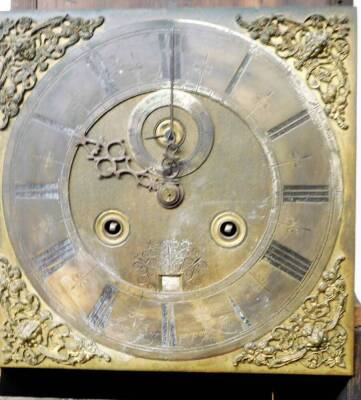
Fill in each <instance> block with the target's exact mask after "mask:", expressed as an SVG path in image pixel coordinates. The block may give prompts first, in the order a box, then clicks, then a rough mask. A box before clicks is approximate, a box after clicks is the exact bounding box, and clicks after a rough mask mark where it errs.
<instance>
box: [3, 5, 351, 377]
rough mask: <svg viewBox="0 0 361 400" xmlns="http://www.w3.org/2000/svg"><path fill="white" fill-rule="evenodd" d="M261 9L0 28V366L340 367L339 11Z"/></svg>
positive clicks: (344, 135)
mask: <svg viewBox="0 0 361 400" xmlns="http://www.w3.org/2000/svg"><path fill="white" fill-rule="evenodd" d="M278 14H279V15H283V17H272V15H274V10H272V13H271V11H270V10H257V11H255V10H243V9H242V10H238V9H227V10H223V9H220V10H217V9H214V10H212V9H210V10H206V11H200V10H199V11H198V10H192V9H184V10H169V11H165V10H158V11H155V10H154V11H144V10H143V11H122V12H113V11H105V10H104V11H97V12H79V13H74V15H70V16H67V17H64V16H61V15H60V16H59V15H56V16H55V15H53V14H41V13H37V14H27V16H26V18H23V19H19V18H20V16H19V15H17V14H7V15H6V14H4V15H2V16H1V17H2V20H3V22H2V25H0V28H1V29H2V30H1V29H0V46H2V47H1V48H0V49H3V50H1V51H2V53H1V54H0V63H1V65H3V70H2V71H3V72H2V81H1V82H3V83H2V86H1V87H0V94H1V97H0V99H2V102H3V103H2V104H3V105H0V110H1V117H2V126H1V129H2V131H3V132H1V142H0V149H1V157H2V163H3V167H2V210H1V211H2V214H1V221H0V222H1V232H2V233H1V237H2V241H1V253H2V256H3V259H2V260H1V261H0V267H1V271H0V272H1V282H2V286H1V287H2V292H1V304H0V305H1V307H0V315H1V316H2V325H0V326H1V327H0V329H1V330H2V335H1V337H3V339H1V341H0V353H1V354H2V364H4V365H9V366H17V365H18V366H25V365H31V366H41V367H54V366H55V367H57V366H58V367H71V368H100V369H107V368H109V369H124V370H176V371H224V372H277V373H280V372H283V373H317V374H325V373H328V374H330V373H331V374H340V375H345V374H350V373H352V340H353V339H352V329H353V326H352V325H353V324H352V314H353V307H352V293H353V269H354V258H353V257H354V255H353V252H354V243H353V240H354V196H355V191H354V177H355V121H354V115H355V92H354V90H355V89H354V88H355V87H356V86H355V65H354V64H355V49H354V46H355V21H354V18H355V16H354V12H353V9H352V8H324V9H322V10H314V9H297V10H290V9H287V10H286V9H285V10H277V15H278ZM239 15H240V16H241V18H240V17H239ZM76 17H78V19H76ZM262 17H265V18H268V19H267V20H264V19H260V18H262ZM5 18H8V19H5ZM45 22H46V23H45ZM14 87H15V91H14ZM16 265H18V266H19V267H20V269H18V268H17V267H16ZM0 359H1V357H0Z"/></svg>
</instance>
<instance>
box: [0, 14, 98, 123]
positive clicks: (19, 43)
mask: <svg viewBox="0 0 361 400" xmlns="http://www.w3.org/2000/svg"><path fill="white" fill-rule="evenodd" d="M103 21H104V18H102V17H98V18H96V19H92V20H85V19H83V18H71V17H70V16H69V15H65V16H59V17H55V18H51V19H49V20H47V21H44V22H39V23H38V22H36V21H34V20H33V19H32V18H29V17H23V18H19V19H17V20H12V19H8V18H6V19H4V20H2V21H0V130H3V129H5V128H6V127H7V126H8V124H9V121H10V119H11V118H13V117H15V116H16V115H17V114H18V113H19V110H20V106H21V103H22V102H23V100H24V96H25V93H26V92H27V91H29V90H31V89H33V87H34V86H35V84H36V82H37V80H38V77H37V73H38V72H45V71H46V70H47V69H48V67H49V61H50V60H58V59H59V58H61V57H62V56H63V55H64V54H65V52H66V51H67V49H68V48H69V47H71V46H73V45H74V44H75V43H77V42H79V41H80V40H89V39H90V38H91V37H92V36H93V34H94V31H95V29H96V28H97V27H99V26H100V25H101V24H102V23H103Z"/></svg>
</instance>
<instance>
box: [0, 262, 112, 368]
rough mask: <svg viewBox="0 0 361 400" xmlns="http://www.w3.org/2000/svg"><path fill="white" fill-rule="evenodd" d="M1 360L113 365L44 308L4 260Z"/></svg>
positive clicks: (0, 301) (0, 290) (0, 289)
mask: <svg viewBox="0 0 361 400" xmlns="http://www.w3.org/2000/svg"><path fill="white" fill-rule="evenodd" d="M0 310H1V312H0V315H1V317H2V323H1V325H0V358H2V362H3V363H4V364H8V363H11V362H12V363H25V364H28V365H31V366H37V365H40V364H41V363H42V362H44V361H45V360H48V361H52V362H54V363H56V364H60V365H72V366H74V365H79V364H85V363H86V362H88V361H90V360H91V359H93V358H99V359H102V360H103V361H105V362H109V361H110V356H109V355H108V354H106V353H104V352H103V351H102V350H100V349H99V347H98V346H97V345H96V344H95V343H94V342H93V341H91V340H90V339H87V338H84V337H82V336H80V335H78V334H75V333H74V332H73V331H72V329H71V328H70V327H69V326H67V325H65V324H64V323H62V322H60V321H57V320H56V318H55V317H54V316H53V315H52V313H51V312H50V311H48V310H46V309H44V307H43V306H42V305H41V302H40V299H39V297H38V296H37V295H35V294H33V293H32V292H31V291H30V290H29V289H28V288H27V285H26V282H25V281H24V280H23V278H22V274H21V271H20V269H19V268H18V267H16V266H13V265H11V264H10V263H9V261H8V260H7V259H6V258H4V257H0Z"/></svg>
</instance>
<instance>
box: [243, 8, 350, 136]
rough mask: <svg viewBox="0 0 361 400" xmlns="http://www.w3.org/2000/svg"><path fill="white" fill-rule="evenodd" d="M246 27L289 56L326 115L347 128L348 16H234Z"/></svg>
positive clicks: (280, 52) (282, 54)
mask: <svg viewBox="0 0 361 400" xmlns="http://www.w3.org/2000/svg"><path fill="white" fill-rule="evenodd" d="M236 21H237V23H238V24H239V26H241V27H242V28H245V29H247V31H248V32H249V34H250V36H251V38H252V39H255V40H259V41H260V42H261V43H263V44H264V45H267V46H272V47H273V48H274V49H275V52H276V54H277V55H278V56H279V57H281V58H284V59H292V60H293V65H294V67H295V68H296V69H297V70H299V71H302V72H304V73H305V75H306V82H307V84H308V86H309V87H310V88H311V89H314V90H317V91H318V93H319V95H320V98H321V100H322V102H323V104H324V110H325V113H326V115H327V116H328V117H329V118H331V119H333V120H335V121H336V123H337V124H338V126H339V127H340V128H341V129H347V128H348V125H347V122H346V115H345V114H346V108H347V105H348V97H349V94H350V82H349V76H348V73H347V70H346V68H345V59H346V58H347V57H348V55H349V54H350V45H349V43H348V36H349V33H350V27H349V26H348V24H349V20H348V18H347V17H338V16H333V17H330V18H326V17H324V16H322V15H318V14H314V15H311V16H309V17H307V18H306V19H305V20H304V21H303V22H297V21H294V20H291V19H288V18H286V17H285V16H284V15H274V16H271V17H262V18H258V19H256V20H254V21H252V22H246V21H244V20H243V18H242V17H241V16H238V17H237V18H236Z"/></svg>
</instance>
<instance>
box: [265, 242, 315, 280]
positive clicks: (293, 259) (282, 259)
mask: <svg viewBox="0 0 361 400" xmlns="http://www.w3.org/2000/svg"><path fill="white" fill-rule="evenodd" d="M264 257H265V258H266V260H268V261H269V262H270V263H271V264H272V265H273V266H274V267H276V268H278V269H280V270H281V271H283V272H286V273H287V274H288V275H290V276H292V277H293V278H295V279H297V280H298V281H301V280H302V279H303V277H304V276H305V275H306V273H307V271H308V270H309V268H310V266H311V261H309V260H307V258H304V257H302V256H301V255H300V254H298V253H296V252H295V251H293V250H291V249H289V248H288V247H286V246H283V245H281V244H280V243H278V242H276V241H275V240H274V241H273V242H272V243H271V245H270V247H269V249H268V250H267V252H266V254H265V256H264Z"/></svg>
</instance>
